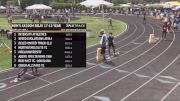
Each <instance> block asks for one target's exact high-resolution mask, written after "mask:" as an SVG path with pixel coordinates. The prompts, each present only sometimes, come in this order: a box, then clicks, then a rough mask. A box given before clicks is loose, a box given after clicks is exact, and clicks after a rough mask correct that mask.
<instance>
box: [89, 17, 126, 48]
mask: <svg viewBox="0 0 180 101" xmlns="http://www.w3.org/2000/svg"><path fill="white" fill-rule="evenodd" d="M121 22H123V21H121ZM123 23H124V24H125V25H126V27H125V30H124V31H123V32H121V33H120V34H119V35H117V36H116V37H119V36H121V35H123V34H124V33H125V32H127V31H128V30H129V25H128V24H127V23H126V22H123ZM97 45H99V44H94V45H91V46H88V47H87V49H89V48H93V47H95V46H97Z"/></svg>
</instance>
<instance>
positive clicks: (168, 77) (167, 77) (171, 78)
mask: <svg viewBox="0 0 180 101" xmlns="http://www.w3.org/2000/svg"><path fill="white" fill-rule="evenodd" d="M159 77H160V78H165V79H170V80H174V81H178V79H176V78H174V77H172V76H159Z"/></svg>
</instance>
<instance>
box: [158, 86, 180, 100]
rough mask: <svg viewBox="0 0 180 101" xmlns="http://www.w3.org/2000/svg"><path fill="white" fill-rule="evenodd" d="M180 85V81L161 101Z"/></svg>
mask: <svg viewBox="0 0 180 101" xmlns="http://www.w3.org/2000/svg"><path fill="white" fill-rule="evenodd" d="M179 85H180V82H178V83H177V84H176V85H175V86H174V87H173V88H172V89H171V90H170V91H169V92H168V93H167V94H166V95H165V96H164V97H163V98H162V99H161V100H160V101H164V100H165V99H166V98H167V97H168V96H169V95H170V94H171V93H172V92H173V91H174V90H175V89H176V88H177V87H178V86H179Z"/></svg>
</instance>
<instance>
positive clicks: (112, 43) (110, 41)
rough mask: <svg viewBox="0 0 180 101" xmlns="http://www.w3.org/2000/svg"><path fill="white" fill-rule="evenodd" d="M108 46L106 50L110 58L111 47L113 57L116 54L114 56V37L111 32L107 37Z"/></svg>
mask: <svg viewBox="0 0 180 101" xmlns="http://www.w3.org/2000/svg"><path fill="white" fill-rule="evenodd" d="M108 46H109V49H108V51H109V56H111V55H110V50H111V47H112V48H113V53H114V54H113V55H114V56H116V54H115V46H114V36H113V35H112V33H111V32H110V33H109V36H108Z"/></svg>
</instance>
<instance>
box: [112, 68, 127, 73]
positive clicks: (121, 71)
mask: <svg viewBox="0 0 180 101" xmlns="http://www.w3.org/2000/svg"><path fill="white" fill-rule="evenodd" d="M115 70H116V71H118V72H119V73H129V72H128V71H125V70H121V69H115Z"/></svg>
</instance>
